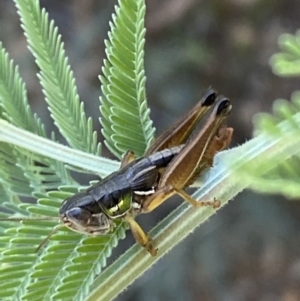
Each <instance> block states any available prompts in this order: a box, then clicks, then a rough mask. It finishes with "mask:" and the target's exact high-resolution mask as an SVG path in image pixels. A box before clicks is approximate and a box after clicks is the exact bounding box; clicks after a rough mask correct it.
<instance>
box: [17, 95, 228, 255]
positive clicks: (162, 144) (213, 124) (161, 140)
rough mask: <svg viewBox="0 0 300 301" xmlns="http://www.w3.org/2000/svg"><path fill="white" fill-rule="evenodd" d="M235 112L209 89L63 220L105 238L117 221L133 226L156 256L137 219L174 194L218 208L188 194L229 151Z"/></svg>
mask: <svg viewBox="0 0 300 301" xmlns="http://www.w3.org/2000/svg"><path fill="white" fill-rule="evenodd" d="M212 106H214V108H213V110H212V112H211V114H210V116H209V117H208V119H207V121H206V122H205V124H204V126H203V127H202V128H201V130H200V131H199V132H198V133H197V134H196V135H195V137H193V138H192V139H189V137H190V135H191V133H192V132H193V130H194V129H195V127H196V125H197V124H198V122H199V120H200V119H201V118H202V117H203V116H204V115H205V113H206V112H207V111H208V110H209V108H210V107H212ZM230 111H231V104H230V101H229V100H228V99H227V98H225V97H223V96H221V97H219V98H218V99H217V95H216V92H215V91H213V90H212V89H209V90H208V91H207V92H206V93H205V94H204V96H203V97H202V99H201V100H200V101H199V102H198V103H197V104H196V106H195V107H194V108H192V109H191V110H190V111H189V112H188V113H187V114H186V115H185V116H183V117H182V118H181V119H180V120H178V121H177V122H176V123H175V124H174V125H173V126H172V127H170V128H169V129H168V130H167V131H165V132H164V133H163V134H162V135H161V136H159V137H158V138H157V139H156V140H155V142H154V144H153V145H151V146H150V148H149V149H148V150H146V152H145V154H144V156H143V157H141V158H137V159H135V158H134V154H133V153H132V152H130V151H128V152H127V153H126V154H125V156H124V158H123V160H122V162H121V168H120V169H119V170H118V171H116V172H114V173H112V174H111V175H109V176H108V177H106V178H104V179H103V180H101V181H100V182H99V183H97V184H95V185H93V186H91V187H90V188H88V189H87V190H86V191H84V192H79V193H77V194H75V195H73V196H72V197H70V198H68V199H66V200H65V201H64V202H63V203H62V205H61V207H60V210H59V218H60V220H61V221H62V223H63V224H64V225H65V226H67V227H68V228H70V229H72V230H74V231H76V232H80V233H84V234H92V235H101V234H105V233H108V232H110V231H111V230H112V229H113V228H114V222H113V221H114V220H115V219H121V220H123V221H125V222H127V223H128V224H129V226H130V229H131V231H132V233H133V235H134V237H135V239H136V240H137V241H138V242H139V243H140V244H141V245H142V246H143V247H144V248H146V249H147V250H148V251H149V252H150V254H151V255H153V256H155V255H156V252H157V249H156V248H155V246H154V244H153V242H152V239H151V238H150V237H149V236H148V235H147V234H146V233H145V232H144V231H143V230H142V228H141V227H140V226H139V224H138V223H137V222H136V221H135V216H136V215H138V214H140V213H147V212H151V211H152V210H154V209H155V208H156V207H158V206H159V205H160V204H162V203H163V202H164V201H165V200H167V199H168V198H170V197H171V196H172V195H174V194H178V195H180V196H181V197H182V198H183V199H185V200H186V201H187V202H189V203H190V204H192V205H193V206H195V207H200V206H205V205H209V206H213V207H218V206H219V201H217V200H213V201H201V202H197V201H196V200H194V199H193V198H192V197H191V196H190V195H188V194H187V193H186V192H185V191H184V189H185V188H186V187H188V186H189V185H191V184H192V183H193V182H194V181H195V180H196V178H197V177H198V176H199V175H200V174H201V173H202V172H203V171H204V170H205V169H206V168H208V167H210V166H212V163H213V158H214V155H215V154H216V153H217V152H219V151H221V150H223V149H224V148H226V147H227V146H228V145H229V143H230V141H231V136H232V133H233V129H232V128H227V127H225V126H222V123H223V121H224V120H225V119H226V117H227V115H228V114H229V113H230ZM20 220H22V219H20Z"/></svg>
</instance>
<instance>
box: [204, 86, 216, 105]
mask: <svg viewBox="0 0 300 301" xmlns="http://www.w3.org/2000/svg"><path fill="white" fill-rule="evenodd" d="M216 98H217V92H216V91H215V90H213V89H209V90H208V91H206V92H205V95H204V96H203V103H202V105H203V106H205V107H210V106H211V105H213V104H214V102H215V100H216Z"/></svg>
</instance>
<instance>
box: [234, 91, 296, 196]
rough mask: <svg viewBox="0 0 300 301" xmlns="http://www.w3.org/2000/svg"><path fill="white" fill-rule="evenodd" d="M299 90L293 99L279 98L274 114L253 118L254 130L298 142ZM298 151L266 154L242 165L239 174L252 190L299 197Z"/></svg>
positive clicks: (275, 104)
mask: <svg viewBox="0 0 300 301" xmlns="http://www.w3.org/2000/svg"><path fill="white" fill-rule="evenodd" d="M299 111H300V92H295V93H294V94H293V95H292V101H291V102H289V101H287V100H284V99H278V100H276V101H275V102H274V105H273V115H271V114H266V113H261V114H258V115H257V116H256V117H255V120H254V124H255V127H256V133H257V134H260V135H263V136H265V137H266V139H273V140H274V141H276V140H277V141H280V144H286V145H289V144H291V141H292V142H293V143H295V144H297V142H298V143H300V114H299ZM299 170H300V150H299V149H295V150H294V151H293V154H291V153H286V152H282V153H280V158H279V160H274V158H271V157H270V156H268V153H266V154H265V155H263V156H261V157H260V158H259V159H256V160H255V161H252V160H248V162H247V163H245V164H243V165H242V168H241V169H240V171H239V172H238V176H240V177H241V180H242V181H245V182H246V183H247V185H248V186H249V187H251V188H253V189H255V190H258V191H260V192H264V193H281V194H284V195H285V196H287V197H289V198H299V197H300V189H299V181H300V172H299Z"/></svg>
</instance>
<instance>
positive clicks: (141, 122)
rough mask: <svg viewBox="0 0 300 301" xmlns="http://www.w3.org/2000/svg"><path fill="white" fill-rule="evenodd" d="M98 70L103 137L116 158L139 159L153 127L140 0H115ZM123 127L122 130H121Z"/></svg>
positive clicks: (142, 11)
mask: <svg viewBox="0 0 300 301" xmlns="http://www.w3.org/2000/svg"><path fill="white" fill-rule="evenodd" d="M119 4H120V7H116V14H114V15H113V22H112V23H110V28H111V31H110V32H109V33H108V36H109V40H106V41H105V45H106V55H107V59H106V60H105V61H104V67H103V68H102V72H103V76H101V77H100V80H101V83H102V92H103V96H102V97H101V99H100V100H101V107H100V110H101V113H102V118H101V119H100V122H101V124H102V127H103V130H102V133H103V136H104V137H105V138H106V141H105V144H106V146H107V147H108V148H109V150H110V151H111V152H112V153H113V154H115V155H116V156H117V157H118V158H121V157H122V155H123V154H124V153H125V152H126V151H128V150H134V151H135V154H136V155H137V156H138V157H139V156H142V155H143V153H144V151H145V149H146V148H147V146H149V145H150V143H151V141H152V139H153V134H154V128H153V127H152V121H151V120H150V117H149V109H148V108H147V104H146V92H145V82H146V77H145V71H144V50H143V48H144V44H145V38H144V36H145V28H144V15H145V4H144V1H133V0H126V1H119ZM124 128H126V131H124Z"/></svg>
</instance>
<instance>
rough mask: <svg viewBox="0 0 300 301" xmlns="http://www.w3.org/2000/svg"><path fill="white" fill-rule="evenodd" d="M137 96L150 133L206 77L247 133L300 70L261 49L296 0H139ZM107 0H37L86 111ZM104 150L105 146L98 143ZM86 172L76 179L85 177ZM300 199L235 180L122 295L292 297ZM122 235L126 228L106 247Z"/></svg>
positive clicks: (297, 296)
mask: <svg viewBox="0 0 300 301" xmlns="http://www.w3.org/2000/svg"><path fill="white" fill-rule="evenodd" d="M146 3H147V18H146V27H147V34H146V49H145V50H146V55H145V67H146V75H147V97H148V104H149V107H150V108H151V117H152V118H153V120H154V124H155V126H156V128H157V133H161V132H162V131H163V130H164V129H166V127H167V126H168V125H170V124H171V123H172V122H173V121H175V120H176V118H178V117H179V116H180V114H182V112H183V111H187V110H188V109H189V108H191V107H192V106H193V105H194V104H195V103H196V102H197V100H198V99H199V98H200V96H201V95H202V93H203V92H204V91H205V89H206V88H207V87H208V86H210V85H212V86H213V87H214V88H215V89H216V90H218V91H219V93H221V94H224V95H226V96H227V97H229V98H230V99H231V100H232V103H233V106H234V107H233V111H232V114H231V116H230V118H229V120H228V125H230V126H232V127H234V128H235V133H234V139H233V141H232V146H235V145H238V144H242V143H243V142H244V141H245V140H247V139H250V138H251V136H252V117H253V115H254V114H255V113H257V112H260V111H271V107H272V102H273V101H274V100H275V99H276V98H286V99H289V98H290V94H291V93H292V91H295V90H297V89H298V88H299V79H297V78H296V79H285V78H279V77H276V76H275V75H273V74H272V72H271V68H270V66H269V63H268V62H269V59H270V56H271V55H272V54H274V53H275V52H277V51H278V46H277V39H278V36H279V35H280V34H281V33H295V32H296V30H297V29H299V28H300V7H299V1H298V0H227V1H217V0H211V1H201V0H148V1H146ZM115 4H116V1H115V0H102V1H96V0H85V1H75V0H52V1H46V0H42V1H41V5H42V6H43V7H45V8H46V9H47V11H48V12H49V13H50V17H51V18H52V19H54V20H55V22H56V25H58V27H59V29H60V33H61V34H62V36H63V40H64V42H65V47H66V52H67V55H68V56H69V59H70V63H71V66H72V69H73V70H74V73H75V77H76V79H77V86H78V89H79V93H80V95H81V99H82V100H83V101H84V102H85V108H86V113H87V115H88V116H92V117H93V118H94V125H95V128H96V129H97V131H98V132H99V139H102V137H101V134H100V126H99V123H98V119H97V117H98V116H99V113H98V106H99V100H98V97H99V95H100V83H99V80H98V75H99V73H100V72H101V65H102V61H103V58H104V55H105V54H104V39H105V38H106V37H107V31H108V29H109V26H108V22H109V20H110V17H111V14H112V12H113V9H114V8H113V7H114V5H115ZM19 23H20V22H19V18H18V16H17V14H16V10H15V8H14V5H13V3H12V1H11V0H0V40H1V41H2V42H3V44H4V47H5V48H6V49H7V50H8V51H9V53H10V55H11V57H12V58H13V59H14V60H15V62H16V63H17V64H18V65H19V66H20V73H21V76H22V77H23V79H24V80H25V82H26V84H27V89H28V91H29V95H28V97H29V101H30V103H31V105H32V107H33V111H35V112H37V113H38V115H39V116H40V117H41V118H42V120H43V121H44V123H46V125H47V130H48V131H49V132H50V131H51V130H52V122H51V119H50V117H49V114H48V111H47V108H46V104H45V102H44V100H43V98H44V97H43V95H42V93H41V87H40V85H39V83H38V80H37V77H36V73H37V71H38V70H37V67H36V66H35V64H34V60H33V58H32V56H31V54H30V53H29V51H28V50H27V45H26V41H25V38H24V36H23V33H22V31H21V29H20V24H19ZM104 155H105V156H111V155H110V154H109V152H108V151H106V150H104ZM84 184H86V183H84ZM179 202H180V200H179V201H177V200H174V201H169V202H166V204H164V205H163V206H161V207H159V208H158V209H157V210H156V211H155V212H152V213H151V214H148V215H144V216H141V217H140V218H139V221H140V223H141V224H142V225H143V226H144V228H145V229H147V230H149V229H151V227H153V226H154V225H155V224H156V223H157V222H158V221H159V220H161V219H162V218H163V217H164V216H165V215H166V214H167V213H168V212H170V210H172V208H174V207H175V206H176V205H178V203H179ZM299 218H300V205H299V204H298V202H296V201H289V200H286V199H284V198H283V197H281V196H275V195H273V196H263V195H258V194H255V193H253V192H250V191H245V192H243V193H241V194H240V195H239V196H237V197H236V198H235V200H234V201H232V202H230V203H229V205H227V206H226V207H225V208H223V209H222V210H220V211H219V212H218V214H217V215H215V216H214V217H213V218H211V219H210V220H209V221H208V222H206V223H205V224H204V225H203V226H202V227H201V228H199V229H197V230H196V231H194V233H193V234H192V235H190V236H189V237H188V238H187V239H186V240H184V241H183V242H182V243H181V244H180V245H178V246H177V247H175V248H174V250H172V251H171V252H170V253H169V254H168V255H167V256H165V257H164V258H163V259H161V260H160V261H159V262H158V263H157V264H156V265H155V266H154V267H153V268H152V269H151V270H150V271H148V272H147V273H146V274H145V275H143V277H141V278H140V279H139V280H137V281H136V282H135V283H134V284H133V285H131V286H130V287H129V288H128V289H127V290H126V291H125V292H124V293H122V295H121V296H119V297H118V300H122V301H127V300H128V301H129V300H130V301H135V300H142V301H148V300H149V301H150V300H151V301H153V300H173V301H181V300H185V301H189V300H191V301H196V300H205V301H213V300H221V301H223V300H224V301H227V300H228V301H235V300H237V301H243V300H247V301H248V300H249V301H250V300H262V301H277V300H281V301H296V300H300V257H299V254H300V219H299ZM132 243H133V239H132V237H131V234H130V233H129V232H128V235H127V238H126V240H124V241H122V242H121V245H120V246H119V247H118V248H117V249H116V250H115V253H114V254H113V258H112V259H114V258H116V257H117V256H118V254H119V253H120V252H123V251H124V250H126V249H127V248H128V247H129V246H130V245H131V244H132Z"/></svg>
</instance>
